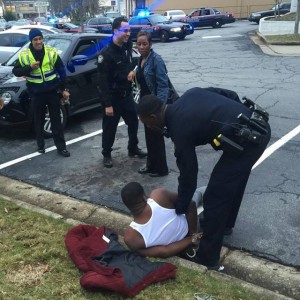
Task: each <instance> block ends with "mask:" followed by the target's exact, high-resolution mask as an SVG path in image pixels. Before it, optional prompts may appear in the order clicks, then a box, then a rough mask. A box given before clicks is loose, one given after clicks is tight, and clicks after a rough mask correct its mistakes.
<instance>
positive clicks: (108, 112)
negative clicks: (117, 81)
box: [105, 106, 114, 117]
mask: <svg viewBox="0 0 300 300" xmlns="http://www.w3.org/2000/svg"><path fill="white" fill-rule="evenodd" d="M105 114H106V115H107V116H109V117H112V116H113V115H114V109H113V107H112V106H109V107H105Z"/></svg>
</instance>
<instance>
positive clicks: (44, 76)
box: [12, 28, 70, 157]
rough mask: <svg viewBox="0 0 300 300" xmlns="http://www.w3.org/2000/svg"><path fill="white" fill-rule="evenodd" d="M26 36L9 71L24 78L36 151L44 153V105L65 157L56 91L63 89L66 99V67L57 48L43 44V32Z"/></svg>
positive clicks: (56, 143)
mask: <svg viewBox="0 0 300 300" xmlns="http://www.w3.org/2000/svg"><path fill="white" fill-rule="evenodd" d="M29 39H30V41H31V43H30V45H29V48H28V49H26V50H22V51H21V52H20V54H19V60H18V61H17V63H16V65H15V67H14V68H13V71H12V72H13V74H14V75H15V76H17V77H21V76H24V77H26V81H27V88H28V92H29V95H30V97H31V100H32V108H33V116H34V128H35V133H36V140H37V146H38V149H37V151H38V152H39V153H45V141H44V122H45V111H46V105H47V106H48V110H49V116H50V120H51V129H52V133H53V140H54V143H55V146H56V148H57V152H58V154H60V155H62V156H64V157H68V156H70V152H69V151H68V150H67V149H66V142H65V138H64V133H63V126H62V124H61V117H60V97H59V94H58V92H57V91H58V90H60V91H63V92H62V95H63V97H64V98H65V99H67V98H68V97H69V96H70V94H69V91H68V90H67V89H65V78H66V71H65V67H64V64H63V62H62V60H61V58H60V57H59V55H58V54H57V51H56V49H55V48H53V47H50V46H47V45H44V41H43V34H42V32H41V31H40V30H39V29H37V28H34V29H31V30H30V32H29ZM57 75H59V77H58V76H57Z"/></svg>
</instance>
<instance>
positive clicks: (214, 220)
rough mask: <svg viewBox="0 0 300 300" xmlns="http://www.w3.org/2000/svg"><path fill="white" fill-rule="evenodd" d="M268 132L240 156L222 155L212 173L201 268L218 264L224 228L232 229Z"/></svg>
mask: <svg viewBox="0 0 300 300" xmlns="http://www.w3.org/2000/svg"><path fill="white" fill-rule="evenodd" d="M268 130H269V133H268V134H267V135H266V136H265V138H264V140H263V142H262V143H261V144H260V145H253V144H247V145H246V146H245V149H244V151H243V152H242V154H240V155H234V154H229V153H226V152H224V153H223V155H222V156H221V158H220V159H219V161H218V162H217V164H216V165H215V167H214V169H213V172H212V174H211V177H210V180H209V183H208V186H207V188H206V191H205V193H204V195H203V208H204V220H203V222H201V226H202V227H203V231H204V236H203V237H202V239H201V242H200V247H199V250H198V255H197V256H198V258H199V259H200V261H201V263H203V264H204V265H207V266H215V265H216V264H218V262H219V260H220V252H221V248H222V243H223V236H224V231H225V228H232V227H234V225H235V221H236V219H237V215H238V212H239V208H240V205H241V202H242V198H243V195H244V191H245V188H246V184H247V182H248V178H249V175H250V173H251V169H252V166H253V165H254V164H255V162H256V161H257V160H258V159H259V157H260V156H261V155H262V153H263V152H264V150H265V149H266V147H267V144H268V142H269V140H270V135H271V129H270V127H269V126H268Z"/></svg>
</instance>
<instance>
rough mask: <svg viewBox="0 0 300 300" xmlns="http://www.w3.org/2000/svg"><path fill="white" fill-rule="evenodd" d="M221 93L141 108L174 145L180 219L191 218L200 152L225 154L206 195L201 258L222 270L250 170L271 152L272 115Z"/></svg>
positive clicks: (150, 99)
mask: <svg viewBox="0 0 300 300" xmlns="http://www.w3.org/2000/svg"><path fill="white" fill-rule="evenodd" d="M216 91H217V89H210V88H207V89H201V88H192V89H190V90H188V91H186V92H185V93H184V94H183V95H182V96H181V97H180V98H179V100H177V101H176V102H175V103H174V104H171V105H166V104H163V103H162V102H161V101H160V100H159V99H158V98H157V97H156V96H154V95H147V96H144V97H142V99H141V101H140V103H139V104H138V106H137V113H138V116H139V118H140V120H141V121H142V122H143V123H144V124H145V125H147V126H148V127H150V128H152V129H153V130H159V131H160V132H163V129H164V128H166V130H167V135H168V136H169V137H171V139H172V141H173V143H174V146H175V156H176V162H177V166H178V168H179V171H180V175H179V177H178V183H179V184H178V201H177V205H176V212H177V213H178V214H184V213H186V212H187V207H188V206H189V204H190V201H191V199H192V197H193V194H194V192H195V189H196V186H197V174H198V160H197V154H196V147H197V146H200V145H206V144H210V145H212V146H213V147H214V149H216V150H218V149H219V150H222V151H223V153H222V155H221V157H220V159H219V161H218V162H217V164H216V165H215V167H214V169H213V171H212V173H211V175H210V180H209V182H208V185H207V188H206V190H205V193H204V195H203V207H204V220H203V221H202V222H201V227H202V229H203V233H204V234H203V237H202V238H201V241H200V246H199V251H198V253H197V256H196V261H197V262H199V263H201V264H204V265H206V266H207V267H208V268H210V269H214V270H221V269H220V265H219V263H220V262H219V259H220V252H221V247H222V241H223V236H224V234H225V233H226V230H230V229H232V228H233V227H234V225H235V221H236V218H237V215H238V211H239V208H240V205H241V202H242V198H243V195H244V191H245V188H246V184H247V181H248V178H249V175H250V173H251V169H252V167H253V165H254V164H255V162H256V161H257V160H258V159H259V157H260V156H261V155H262V153H263V152H264V150H265V148H266V147H267V144H268V142H269V140H270V135H271V129H270V126H269V124H268V114H267V112H265V111H264V110H262V109H261V108H260V109H256V107H258V106H257V105H254V106H253V105H252V106H251V105H250V106H248V105H244V104H245V103H246V102H245V103H242V102H241V101H240V100H239V98H238V97H237V96H236V94H235V93H227V94H228V95H229V94H231V95H230V96H231V97H225V96H224V94H226V93H223V92H224V91H220V92H216ZM252 103H253V102H252ZM254 107H255V108H254ZM241 116H242V117H241ZM245 120H246V121H247V122H246V121H245Z"/></svg>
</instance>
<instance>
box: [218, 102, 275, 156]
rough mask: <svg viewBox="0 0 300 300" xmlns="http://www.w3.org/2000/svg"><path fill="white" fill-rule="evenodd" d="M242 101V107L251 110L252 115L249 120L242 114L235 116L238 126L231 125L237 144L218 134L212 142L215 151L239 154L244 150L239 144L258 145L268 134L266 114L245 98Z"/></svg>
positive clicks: (267, 115)
mask: <svg viewBox="0 0 300 300" xmlns="http://www.w3.org/2000/svg"><path fill="white" fill-rule="evenodd" d="M243 100H245V102H244V105H246V106H247V107H248V108H250V109H251V110H252V114H251V116H250V118H248V117H247V116H245V115H244V114H242V113H241V114H239V115H238V116H237V119H238V120H239V124H234V125H232V127H233V128H234V135H235V137H236V138H235V140H237V141H238V142H236V141H233V140H231V139H229V138H227V137H226V136H224V135H223V134H218V136H217V137H216V138H214V140H213V146H214V148H215V149H216V150H224V151H228V152H232V153H240V152H242V151H243V150H244V147H243V146H241V145H240V144H244V143H245V142H246V143H247V142H250V143H252V144H256V145H259V144H260V143H261V142H262V141H263V138H264V136H265V135H266V134H267V133H268V129H267V128H268V125H267V124H268V121H269V114H268V112H267V111H265V110H264V109H263V108H262V107H260V106H259V105H257V104H255V103H254V102H253V101H252V100H250V99H247V98H246V97H244V98H243Z"/></svg>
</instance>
